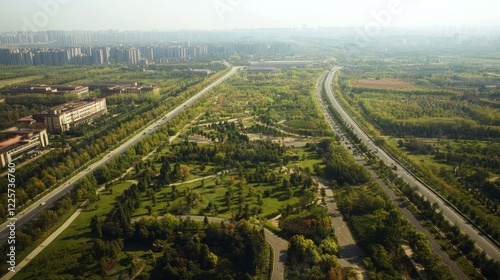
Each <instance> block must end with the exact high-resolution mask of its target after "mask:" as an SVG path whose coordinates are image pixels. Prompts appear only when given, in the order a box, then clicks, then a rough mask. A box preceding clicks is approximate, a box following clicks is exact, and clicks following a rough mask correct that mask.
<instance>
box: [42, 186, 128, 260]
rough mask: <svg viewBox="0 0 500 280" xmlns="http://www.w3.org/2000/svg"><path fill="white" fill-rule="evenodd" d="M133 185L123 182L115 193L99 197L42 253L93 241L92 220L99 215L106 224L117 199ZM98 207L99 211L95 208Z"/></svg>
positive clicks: (101, 194) (104, 193)
mask: <svg viewBox="0 0 500 280" xmlns="http://www.w3.org/2000/svg"><path fill="white" fill-rule="evenodd" d="M131 185H132V182H123V183H119V184H117V185H113V186H112V187H111V188H112V189H113V193H112V194H111V193H110V192H109V191H103V192H101V193H100V195H99V198H100V199H99V200H98V201H96V202H94V203H92V204H89V205H88V206H87V208H86V209H85V210H84V211H83V212H82V213H81V214H80V215H79V216H78V217H77V218H76V219H75V220H74V221H73V223H71V225H69V227H68V228H67V229H66V230H64V231H63V232H62V233H61V234H60V235H59V236H58V237H57V238H56V239H55V240H54V241H53V242H52V243H50V245H49V246H47V247H46V248H45V249H44V250H43V251H42V253H43V254H49V253H51V252H52V251H56V250H60V249H62V248H64V247H66V246H70V245H73V244H74V243H85V242H88V241H89V240H91V238H92V236H91V235H90V219H91V218H92V217H93V216H94V215H97V216H98V217H99V221H101V222H104V220H105V219H106V216H107V215H108V213H109V212H110V211H111V209H113V207H114V206H115V204H116V199H117V198H118V197H119V196H121V195H122V194H123V192H124V191H125V190H126V189H128V188H129V187H130V186H131ZM96 206H97V207H98V208H97V209H96V208H95V207H96Z"/></svg>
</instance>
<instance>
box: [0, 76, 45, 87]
mask: <svg viewBox="0 0 500 280" xmlns="http://www.w3.org/2000/svg"><path fill="white" fill-rule="evenodd" d="M42 77H43V76H28V77H21V78H15V79H7V80H1V81H0V87H3V86H10V85H13V84H21V83H27V82H30V81H33V80H36V79H40V78H42Z"/></svg>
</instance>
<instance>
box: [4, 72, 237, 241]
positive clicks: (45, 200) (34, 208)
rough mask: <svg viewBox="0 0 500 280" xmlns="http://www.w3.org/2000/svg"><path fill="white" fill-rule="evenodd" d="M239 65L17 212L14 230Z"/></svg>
mask: <svg viewBox="0 0 500 280" xmlns="http://www.w3.org/2000/svg"><path fill="white" fill-rule="evenodd" d="M240 68H241V67H232V68H231V70H230V71H229V72H228V73H226V74H225V75H224V76H222V77H221V78H219V79H218V80H217V81H215V82H213V83H212V84H210V85H209V86H207V87H205V88H204V89H203V90H201V91H200V92H199V93H197V94H196V95H194V96H193V97H191V98H189V99H188V100H186V101H185V102H183V103H182V104H180V105H179V106H177V107H176V108H174V109H173V110H171V111H170V112H168V113H167V114H165V115H164V116H163V117H162V118H161V119H160V120H158V121H155V122H153V123H151V124H149V125H148V126H145V127H143V129H142V130H141V131H139V132H138V133H136V134H135V135H134V136H133V137H131V138H130V139H129V140H127V141H126V142H125V143H123V144H122V145H120V146H119V147H117V148H116V149H114V150H112V151H109V152H108V153H107V154H106V155H105V156H104V157H102V158H101V159H100V160H98V161H96V162H94V163H92V164H91V165H89V166H88V167H87V168H86V169H85V170H83V171H81V172H79V173H78V174H76V175H75V176H73V177H72V178H69V179H68V180H66V182H63V183H62V184H61V186H59V187H58V188H56V189H54V190H53V191H51V192H50V193H48V194H46V195H45V196H43V197H42V198H40V199H39V200H38V202H36V203H33V204H32V205H30V206H29V207H27V208H26V209H24V210H23V211H21V212H20V213H17V215H16V216H15V217H13V219H15V225H16V230H19V229H21V228H23V227H24V226H26V225H27V224H28V223H29V222H30V221H31V220H32V219H33V218H35V217H37V216H38V215H39V214H40V212H41V211H43V210H46V209H49V208H51V207H52V205H53V204H54V202H56V201H57V200H59V199H61V198H62V197H63V196H64V195H66V194H67V193H68V192H69V191H71V190H72V189H73V187H74V182H76V181H78V180H79V179H80V178H83V177H85V176H86V175H87V174H89V173H92V172H93V171H94V170H95V169H96V168H98V167H100V166H104V165H105V164H106V163H107V162H109V161H110V160H112V159H113V157H114V155H117V154H121V153H124V152H125V151H126V150H127V149H128V148H129V147H131V146H132V145H134V144H136V143H138V142H139V141H141V140H142V138H144V137H146V136H147V135H148V134H150V133H152V132H154V131H155V130H157V129H158V128H159V127H160V126H161V125H163V124H165V123H166V122H167V121H169V120H171V119H172V118H173V117H175V116H177V115H178V114H179V113H180V112H181V111H182V110H184V109H185V108H186V107H187V106H189V105H191V104H193V103H194V102H195V101H196V100H197V99H198V98H200V97H201V96H202V95H204V94H205V93H207V92H208V91H209V90H211V89H212V88H214V87H216V86H218V85H219V84H221V83H222V82H223V81H225V80H226V79H228V78H229V77H231V76H232V75H234V74H235V73H236V72H237V71H238V70H239V69H240ZM9 222H10V221H8V222H5V223H4V224H2V225H1V227H0V242H5V241H6V239H7V237H8V235H9V233H10V230H9V228H7V225H8V224H9Z"/></svg>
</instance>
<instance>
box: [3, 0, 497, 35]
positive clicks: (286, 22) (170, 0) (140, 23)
mask: <svg viewBox="0 0 500 280" xmlns="http://www.w3.org/2000/svg"><path fill="white" fill-rule="evenodd" d="M499 11H500V1H499V0H476V1H470V0H467V1H464V0H455V1H453V0H351V1H347V0H133V1H132V0H0V15H1V17H0V31H22V30H33V31H35V30H104V29H118V30H151V29H158V30H179V29H234V28H260V27H301V26H303V25H306V26H308V27H319V26H367V25H370V24H373V23H374V22H376V20H377V19H378V22H379V23H378V24H380V25H382V26H430V25H453V26H458V25H472V26H483V25H484V26H486V25H494V26H500V13H499Z"/></svg>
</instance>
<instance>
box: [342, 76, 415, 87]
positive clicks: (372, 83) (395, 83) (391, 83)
mask: <svg viewBox="0 0 500 280" xmlns="http://www.w3.org/2000/svg"><path fill="white" fill-rule="evenodd" d="M351 86H352V87H371V88H387V89H405V88H411V87H414V86H415V85H414V84H413V83H409V82H404V81H401V80H398V79H390V78H384V79H380V80H375V79H365V80H354V81H351Z"/></svg>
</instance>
